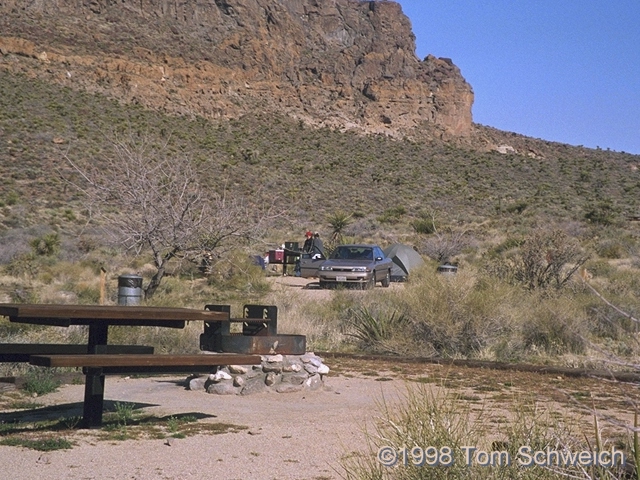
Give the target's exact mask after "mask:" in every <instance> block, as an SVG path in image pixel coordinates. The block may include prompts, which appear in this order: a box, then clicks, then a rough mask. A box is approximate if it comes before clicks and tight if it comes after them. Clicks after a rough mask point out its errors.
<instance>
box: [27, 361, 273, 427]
mask: <svg viewBox="0 0 640 480" xmlns="http://www.w3.org/2000/svg"><path fill="white" fill-rule="evenodd" d="M261 361H262V358H261V357H260V355H241V354H235V353H233V354H232V353H230V354H211V355H153V354H151V355H148V354H140V355H129V354H123V355H113V354H111V355H110V354H86V355H32V356H31V358H30V360H29V363H31V364H32V365H39V366H43V367H82V369H83V372H84V374H85V384H84V403H83V423H82V425H83V427H85V428H98V427H100V426H101V425H102V412H103V407H104V384H105V375H109V374H125V373H179V372H184V373H196V372H212V371H214V370H217V367H219V366H222V365H253V364H259V363H260V362H261Z"/></svg>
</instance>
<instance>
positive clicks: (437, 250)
mask: <svg viewBox="0 0 640 480" xmlns="http://www.w3.org/2000/svg"><path fill="white" fill-rule="evenodd" d="M470 244H471V238H470V237H469V234H468V232H467V231H458V232H454V231H447V232H443V233H439V232H437V231H436V232H434V234H433V236H431V237H429V238H427V239H426V240H425V241H424V242H423V243H422V245H421V247H420V250H421V251H422V252H423V253H424V254H425V255H427V256H428V257H430V258H432V259H434V260H435V261H437V262H441V263H442V262H448V261H450V260H451V259H452V258H453V257H455V256H456V255H459V254H460V253H462V251H463V250H464V249H465V248H467V247H468V246H469V245H470Z"/></svg>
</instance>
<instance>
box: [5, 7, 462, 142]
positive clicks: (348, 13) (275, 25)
mask: <svg viewBox="0 0 640 480" xmlns="http://www.w3.org/2000/svg"><path fill="white" fill-rule="evenodd" d="M0 27H1V28H0V32H1V33H0V53H2V55H0V68H5V69H9V70H11V71H15V72H23V73H25V74H27V75H32V76H37V77H40V78H45V79H47V80H50V81H55V82H59V83H62V84H65V85H68V86H70V87H72V88H81V89H85V90H88V91H96V92H101V93H105V94H108V95H111V96H114V97H117V98H120V99H122V100H124V101H127V102H138V103H141V104H143V105H145V106H147V107H149V108H158V109H163V110H165V111H167V112H173V113H180V114H196V115H204V116H207V117H213V118H233V117H237V116H239V115H243V114H246V113H248V112H251V111H255V109H260V110H261V111H267V112H269V111H277V112H280V113H284V114H287V115H290V116H293V117H295V118H298V119H301V120H302V121H304V122H306V123H309V124H314V125H325V126H331V127H337V128H345V129H358V130H362V131H366V132H373V133H386V134H390V135H406V134H408V133H412V132H413V134H415V133H416V132H417V133H419V132H421V131H427V130H429V131H431V132H432V133H433V132H436V133H438V132H439V133H440V134H441V135H454V136H460V135H463V136H464V135H468V134H469V133H470V132H471V127H472V118H471V105H472V103H473V92H472V89H471V87H470V86H469V84H468V83H467V82H466V81H465V80H464V78H463V77H462V75H461V74H460V71H459V69H458V68H457V67H456V66H455V65H454V64H453V63H452V62H451V61H450V60H448V59H439V58H435V57H433V56H428V57H426V58H425V59H424V60H419V59H418V58H417V57H416V56H415V39H414V35H413V33H412V31H411V24H410V22H409V19H408V18H407V17H406V16H405V15H404V14H403V13H402V10H401V7H400V5H399V4H397V3H395V2H392V1H358V0H278V1H273V0H200V1H195V0H118V1H115V0H31V1H27V2H25V1H24V0H4V1H3V0H0Z"/></svg>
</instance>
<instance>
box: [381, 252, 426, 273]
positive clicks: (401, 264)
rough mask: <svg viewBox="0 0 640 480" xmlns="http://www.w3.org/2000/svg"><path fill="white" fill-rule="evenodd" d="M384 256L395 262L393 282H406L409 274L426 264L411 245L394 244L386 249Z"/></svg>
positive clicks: (392, 271) (392, 268)
mask: <svg viewBox="0 0 640 480" xmlns="http://www.w3.org/2000/svg"><path fill="white" fill-rule="evenodd" d="M384 254H385V255H386V256H387V257H389V258H390V259H391V260H392V261H393V267H391V281H392V282H404V281H406V280H407V277H408V276H409V272H410V271H411V270H413V269H414V268H416V267H419V266H420V265H422V264H423V263H424V260H423V259H422V257H421V256H420V254H419V253H418V252H416V251H415V250H414V249H413V248H412V247H410V246H409V245H404V244H402V243H394V244H393V245H389V246H388V247H387V248H385V249H384Z"/></svg>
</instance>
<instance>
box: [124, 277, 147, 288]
mask: <svg viewBox="0 0 640 480" xmlns="http://www.w3.org/2000/svg"><path fill="white" fill-rule="evenodd" d="M118 287H127V288H142V277H141V276H140V275H120V276H119V277H118Z"/></svg>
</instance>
